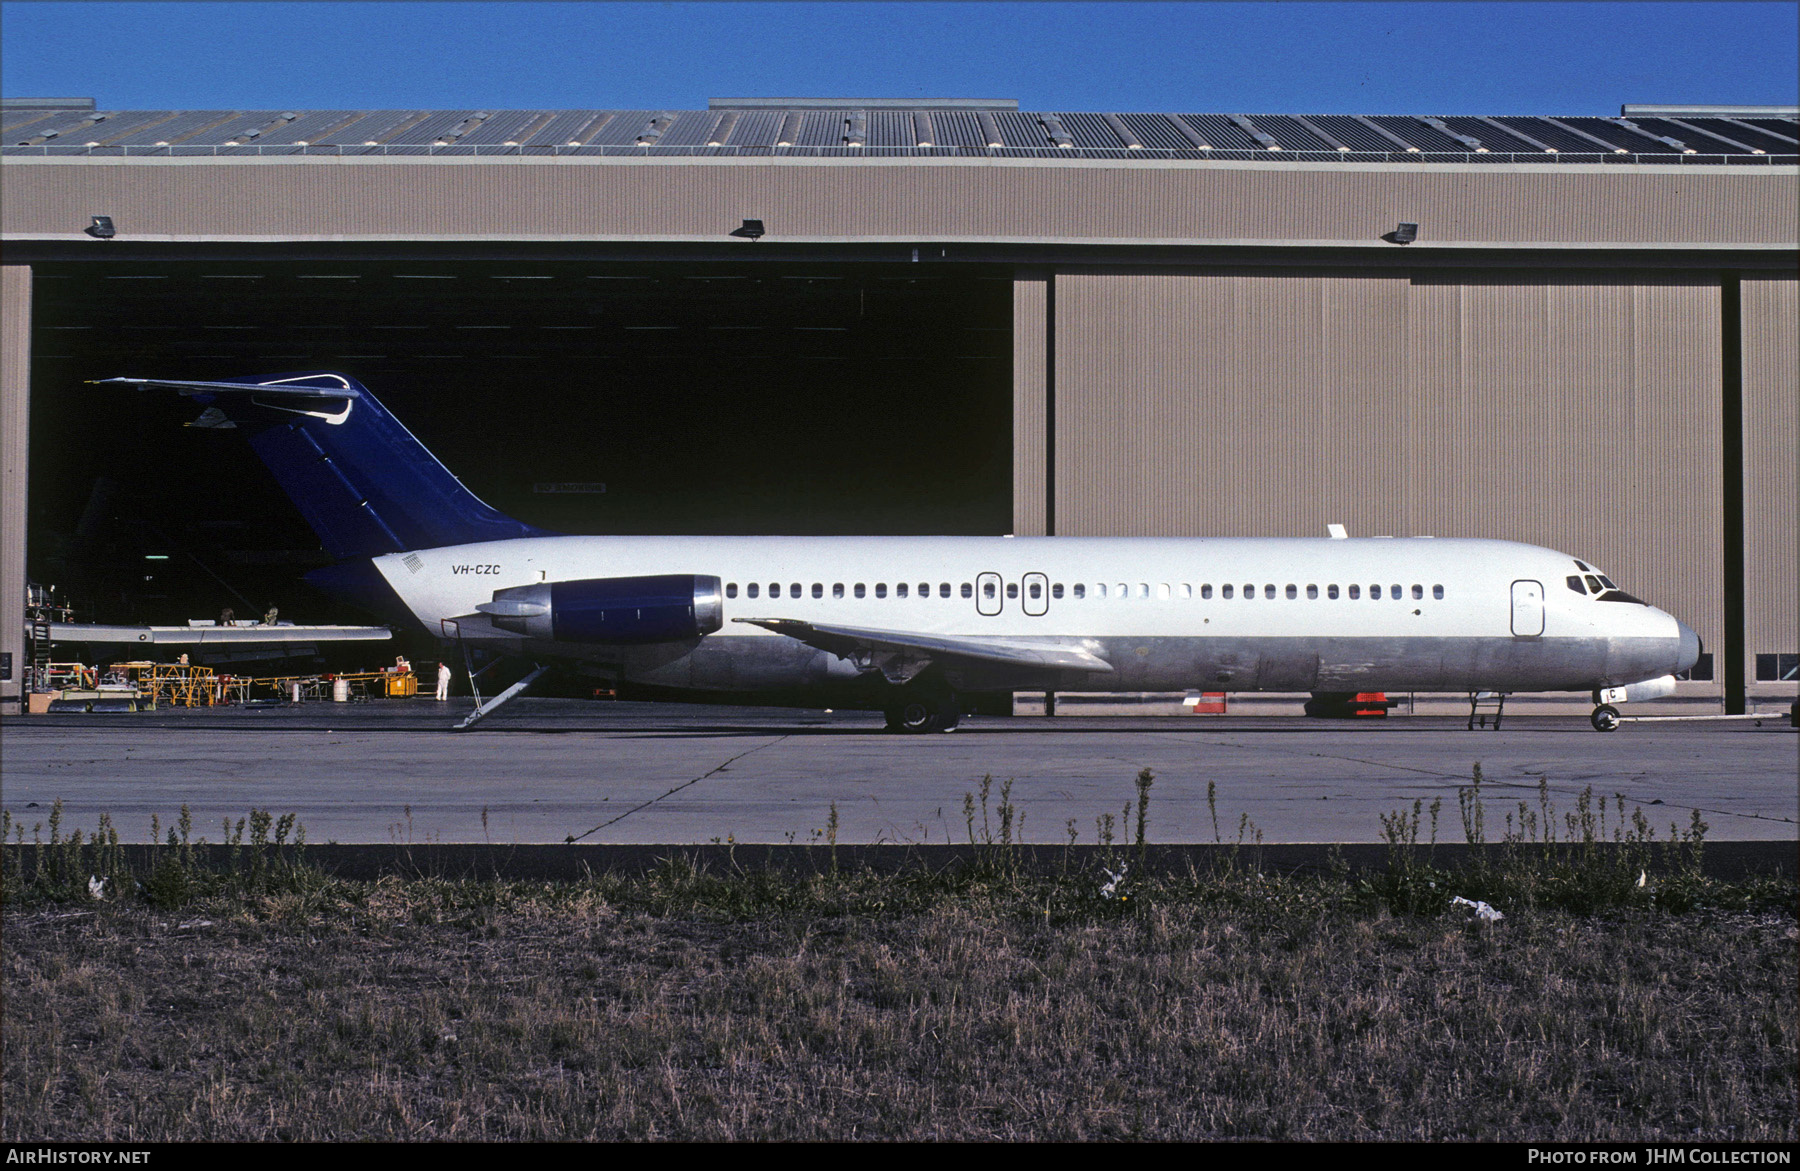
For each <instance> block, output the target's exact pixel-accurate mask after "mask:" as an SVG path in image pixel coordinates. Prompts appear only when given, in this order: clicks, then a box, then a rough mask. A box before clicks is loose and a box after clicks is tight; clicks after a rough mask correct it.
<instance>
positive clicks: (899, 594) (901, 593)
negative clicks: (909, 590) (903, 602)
mask: <svg viewBox="0 0 1800 1171" xmlns="http://www.w3.org/2000/svg"><path fill="white" fill-rule="evenodd" d="M894 596H895V597H896V598H904V597H905V596H906V583H905V582H900V583H899V584H898V585H896V586H895V587H894Z"/></svg>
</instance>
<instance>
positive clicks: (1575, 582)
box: [1563, 573, 1587, 594]
mask: <svg viewBox="0 0 1800 1171" xmlns="http://www.w3.org/2000/svg"><path fill="white" fill-rule="evenodd" d="M1563 580H1564V581H1566V582H1568V583H1569V588H1570V589H1572V590H1574V591H1575V592H1576V593H1578V594H1586V593H1587V587H1586V586H1584V585H1582V584H1581V575H1580V574H1579V573H1571V574H1570V575H1569V576H1568V577H1565V578H1563Z"/></svg>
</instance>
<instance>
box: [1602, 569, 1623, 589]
mask: <svg viewBox="0 0 1800 1171" xmlns="http://www.w3.org/2000/svg"><path fill="white" fill-rule="evenodd" d="M1600 584H1601V585H1603V586H1605V587H1606V588H1607V589H1609V590H1616V589H1618V588H1619V587H1618V586H1616V585H1614V584H1613V579H1612V578H1610V577H1608V576H1606V575H1605V574H1604V573H1603V574H1601V575H1600Z"/></svg>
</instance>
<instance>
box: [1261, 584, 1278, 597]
mask: <svg viewBox="0 0 1800 1171" xmlns="http://www.w3.org/2000/svg"><path fill="white" fill-rule="evenodd" d="M1274 596H1275V587H1274V586H1272V585H1265V586H1263V597H1265V598H1273V597H1274Z"/></svg>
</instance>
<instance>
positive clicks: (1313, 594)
mask: <svg viewBox="0 0 1800 1171" xmlns="http://www.w3.org/2000/svg"><path fill="white" fill-rule="evenodd" d="M1306 597H1307V600H1308V601H1314V602H1316V601H1318V600H1319V587H1318V586H1316V585H1309V586H1307V587H1306Z"/></svg>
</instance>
